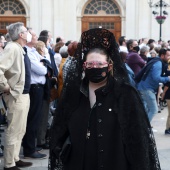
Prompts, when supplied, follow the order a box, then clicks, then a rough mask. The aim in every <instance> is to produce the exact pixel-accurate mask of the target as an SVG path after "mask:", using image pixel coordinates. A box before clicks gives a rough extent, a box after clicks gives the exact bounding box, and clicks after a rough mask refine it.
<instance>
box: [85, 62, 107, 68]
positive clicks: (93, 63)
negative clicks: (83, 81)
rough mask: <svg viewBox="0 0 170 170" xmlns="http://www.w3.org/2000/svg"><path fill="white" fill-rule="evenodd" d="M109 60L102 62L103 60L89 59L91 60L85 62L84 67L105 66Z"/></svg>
mask: <svg viewBox="0 0 170 170" xmlns="http://www.w3.org/2000/svg"><path fill="white" fill-rule="evenodd" d="M106 64H108V62H102V61H89V62H84V64H83V67H84V68H88V69H91V68H102V67H104V66H105V65H106Z"/></svg>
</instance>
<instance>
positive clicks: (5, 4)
mask: <svg viewBox="0 0 170 170" xmlns="http://www.w3.org/2000/svg"><path fill="white" fill-rule="evenodd" d="M5 11H12V13H13V14H14V15H25V14H26V12H25V8H24V6H23V5H22V4H21V2H19V0H0V15H3V14H4V13H5Z"/></svg>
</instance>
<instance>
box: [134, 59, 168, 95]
mask: <svg viewBox="0 0 170 170" xmlns="http://www.w3.org/2000/svg"><path fill="white" fill-rule="evenodd" d="M162 70H163V64H162V61H161V60H157V61H156V62H155V63H154V64H153V65H152V67H151V68H150V69H149V70H148V72H147V76H145V78H144V79H143V78H142V80H141V81H140V82H139V83H137V89H138V90H151V91H153V92H156V91H157V89H158V86H159V83H166V82H169V78H168V77H163V76H162Z"/></svg>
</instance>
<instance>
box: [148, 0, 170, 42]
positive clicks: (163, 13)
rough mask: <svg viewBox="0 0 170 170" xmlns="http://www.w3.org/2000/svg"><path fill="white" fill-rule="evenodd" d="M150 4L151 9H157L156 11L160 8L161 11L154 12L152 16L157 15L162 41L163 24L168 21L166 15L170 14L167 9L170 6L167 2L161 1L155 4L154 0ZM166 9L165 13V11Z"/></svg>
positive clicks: (149, 1)
mask: <svg viewBox="0 0 170 170" xmlns="http://www.w3.org/2000/svg"><path fill="white" fill-rule="evenodd" d="M148 4H149V7H150V8H155V10H157V9H158V8H160V11H159V12H157V11H153V12H152V14H153V15H155V19H156V21H157V22H158V24H159V25H160V32H159V39H160V40H161V39H162V24H163V23H164V21H165V19H166V15H168V12H166V11H165V10H166V7H170V5H169V4H167V3H166V2H165V1H163V0H160V1H158V2H157V3H155V4H153V0H148ZM163 9H164V11H163Z"/></svg>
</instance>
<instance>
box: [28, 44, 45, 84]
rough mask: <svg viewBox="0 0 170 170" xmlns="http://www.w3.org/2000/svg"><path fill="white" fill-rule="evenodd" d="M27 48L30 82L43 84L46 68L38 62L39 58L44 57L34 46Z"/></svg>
mask: <svg viewBox="0 0 170 170" xmlns="http://www.w3.org/2000/svg"><path fill="white" fill-rule="evenodd" d="M26 48H27V55H28V57H29V59H30V62H31V84H45V82H46V78H45V75H46V74H47V68H46V67H45V66H43V65H42V63H40V60H41V59H44V58H43V57H42V56H41V55H40V54H39V53H38V52H37V51H36V49H35V48H30V47H28V46H26Z"/></svg>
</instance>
